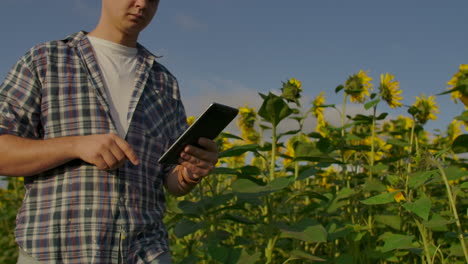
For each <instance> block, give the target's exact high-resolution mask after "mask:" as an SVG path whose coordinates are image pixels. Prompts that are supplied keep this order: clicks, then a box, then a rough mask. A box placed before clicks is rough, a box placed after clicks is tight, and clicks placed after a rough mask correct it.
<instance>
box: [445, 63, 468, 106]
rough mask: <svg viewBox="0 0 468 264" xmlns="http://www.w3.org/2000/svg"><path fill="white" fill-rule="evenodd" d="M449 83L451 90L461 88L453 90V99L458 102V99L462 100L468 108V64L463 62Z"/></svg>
mask: <svg viewBox="0 0 468 264" xmlns="http://www.w3.org/2000/svg"><path fill="white" fill-rule="evenodd" d="M447 84H448V85H449V86H448V87H447V89H449V90H452V89H454V88H460V89H457V90H456V91H453V92H452V100H453V101H454V102H457V100H460V101H462V103H463V104H464V105H465V107H466V108H467V109H468V64H461V65H460V67H459V70H458V72H457V73H455V74H454V75H453V77H452V79H451V80H450V81H449V82H447Z"/></svg>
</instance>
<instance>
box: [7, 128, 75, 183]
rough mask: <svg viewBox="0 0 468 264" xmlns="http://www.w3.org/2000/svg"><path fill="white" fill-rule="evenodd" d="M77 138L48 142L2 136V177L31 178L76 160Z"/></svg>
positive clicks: (56, 139) (64, 138) (57, 139)
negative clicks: (74, 150)
mask: <svg viewBox="0 0 468 264" xmlns="http://www.w3.org/2000/svg"><path fill="white" fill-rule="evenodd" d="M75 141H76V137H63V138H55V139H47V140H33V139H26V138H21V137H17V136H12V135H0V175H4V176H13V177H14V176H31V175H36V174H38V173H41V172H43V171H46V170H49V169H53V168H55V167H57V166H60V165H62V164H64V163H66V162H68V161H70V160H73V159H76V158H77V157H76V155H75V154H74V153H73V149H74V143H75Z"/></svg>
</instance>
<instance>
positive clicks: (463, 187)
mask: <svg viewBox="0 0 468 264" xmlns="http://www.w3.org/2000/svg"><path fill="white" fill-rule="evenodd" d="M460 188H461V189H468V182H464V183H462V185H461V186H460Z"/></svg>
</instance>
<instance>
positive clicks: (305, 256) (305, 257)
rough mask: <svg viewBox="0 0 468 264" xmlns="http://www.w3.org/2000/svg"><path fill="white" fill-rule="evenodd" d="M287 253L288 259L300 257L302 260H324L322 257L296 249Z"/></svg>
mask: <svg viewBox="0 0 468 264" xmlns="http://www.w3.org/2000/svg"><path fill="white" fill-rule="evenodd" d="M289 254H290V255H291V257H289V258H288V260H296V259H302V260H310V261H319V262H323V261H326V260H325V259H323V258H319V257H316V256H314V255H311V254H309V253H306V252H303V251H300V250H297V249H295V250H293V251H291V253H289Z"/></svg>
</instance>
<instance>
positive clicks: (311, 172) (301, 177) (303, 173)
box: [297, 167, 317, 181]
mask: <svg viewBox="0 0 468 264" xmlns="http://www.w3.org/2000/svg"><path fill="white" fill-rule="evenodd" d="M316 174H317V169H316V168H315V167H310V168H308V169H306V170H304V171H301V172H300V173H299V177H297V180H298V181H300V180H304V179H307V178H309V177H310V176H314V175H316Z"/></svg>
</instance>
